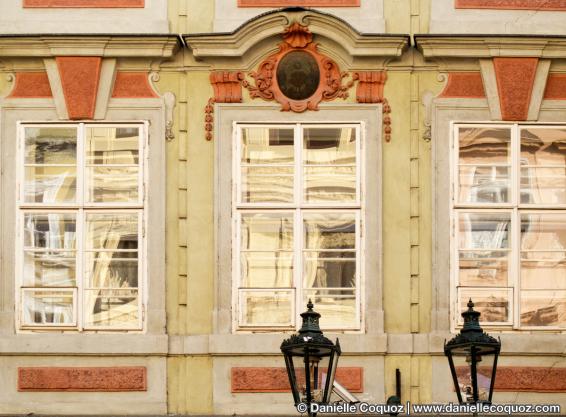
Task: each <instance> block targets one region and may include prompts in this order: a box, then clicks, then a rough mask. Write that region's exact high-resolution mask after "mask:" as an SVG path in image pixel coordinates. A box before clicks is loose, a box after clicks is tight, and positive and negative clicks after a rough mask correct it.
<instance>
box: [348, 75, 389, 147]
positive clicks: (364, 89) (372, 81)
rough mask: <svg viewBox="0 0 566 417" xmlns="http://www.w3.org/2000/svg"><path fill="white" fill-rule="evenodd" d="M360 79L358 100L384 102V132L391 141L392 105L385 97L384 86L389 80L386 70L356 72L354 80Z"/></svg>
mask: <svg viewBox="0 0 566 417" xmlns="http://www.w3.org/2000/svg"><path fill="white" fill-rule="evenodd" d="M356 80H357V81H358V86H357V89H356V101H357V102H358V103H383V133H384V138H385V141H386V142H389V141H391V116H390V114H391V106H390V105H389V102H388V101H387V99H386V98H385V97H383V87H384V85H385V81H386V80H387V73H386V72H385V71H364V72H356V73H354V75H353V76H352V81H356Z"/></svg>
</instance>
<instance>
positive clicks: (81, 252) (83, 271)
mask: <svg viewBox="0 0 566 417" xmlns="http://www.w3.org/2000/svg"><path fill="white" fill-rule="evenodd" d="M85 229H86V215H85V213H84V210H83V208H79V209H78V210H77V212H76V217H75V242H76V243H75V244H76V245H77V248H76V249H77V253H76V263H77V265H76V268H75V270H76V271H77V276H76V286H77V298H78V299H77V305H78V309H77V311H78V312H77V328H78V330H79V331H83V330H84V317H85V311H84V310H85V303H84V299H85V296H84V291H85V283H84V281H85V277H86V275H87V263H86V261H85V246H86V241H85V239H86V233H85Z"/></svg>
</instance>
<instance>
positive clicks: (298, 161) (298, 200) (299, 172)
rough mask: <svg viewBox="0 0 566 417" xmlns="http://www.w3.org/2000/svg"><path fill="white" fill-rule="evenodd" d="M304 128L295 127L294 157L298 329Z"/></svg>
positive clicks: (295, 276) (300, 308) (295, 311)
mask: <svg viewBox="0 0 566 417" xmlns="http://www.w3.org/2000/svg"><path fill="white" fill-rule="evenodd" d="M303 131H304V130H303V127H302V126H301V124H299V123H297V124H296V125H295V127H294V140H293V144H294V157H295V164H294V165H295V180H294V182H293V184H294V193H295V195H294V198H293V201H294V202H295V208H294V210H293V218H294V224H295V227H294V228H295V234H294V239H293V243H294V253H295V256H294V258H295V262H294V265H293V279H294V282H293V285H294V287H295V307H294V309H293V320H292V323H293V325H294V326H295V328H298V326H299V324H300V323H298V321H297V313H298V312H299V311H302V308H303V306H302V304H303V211H302V209H301V207H302V205H303V191H304V190H303V188H304V187H303Z"/></svg>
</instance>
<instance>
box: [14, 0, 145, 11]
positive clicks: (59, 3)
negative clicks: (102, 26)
mask: <svg viewBox="0 0 566 417" xmlns="http://www.w3.org/2000/svg"><path fill="white" fill-rule="evenodd" d="M23 7H24V8H48V7H53V8H81V7H85V8H86V7H88V8H93V9H96V8H143V7H145V0H23Z"/></svg>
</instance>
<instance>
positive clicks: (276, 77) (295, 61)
mask: <svg viewBox="0 0 566 417" xmlns="http://www.w3.org/2000/svg"><path fill="white" fill-rule="evenodd" d="M283 40H284V42H282V43H281V44H279V51H278V52H276V53H275V54H272V55H270V56H269V57H267V58H266V59H265V60H264V61H263V62H262V63H261V64H260V65H259V68H258V70H257V71H253V72H251V73H250V74H249V76H250V77H251V78H253V79H254V82H253V83H251V82H249V81H247V80H243V81H242V85H243V86H244V87H245V88H247V89H248V90H249V92H250V97H251V98H261V99H263V100H267V101H273V100H275V101H277V102H278V103H280V104H281V110H282V111H293V112H296V113H302V112H304V111H305V110H318V105H319V103H320V102H321V101H331V100H334V99H336V98H343V99H344V98H346V97H348V89H349V88H351V87H352V85H353V83H354V80H351V81H350V82H349V83H347V84H343V79H344V78H345V77H347V76H348V74H347V73H346V72H341V71H340V68H339V67H338V65H337V64H336V62H334V61H333V60H332V59H330V58H329V57H327V56H326V55H323V54H321V53H320V52H318V46H317V44H316V43H313V42H312V40H313V35H312V33H311V32H310V30H309V29H308V27H307V26H303V25H301V24H299V23H298V22H295V23H292V24H291V25H290V26H288V27H287V28H286V29H285V30H284V32H283Z"/></svg>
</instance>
